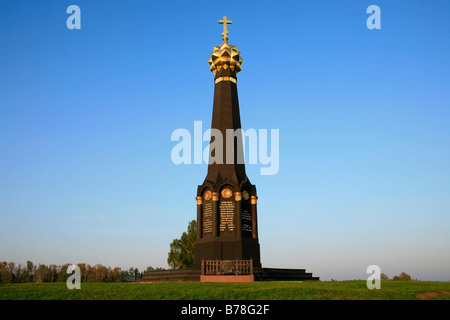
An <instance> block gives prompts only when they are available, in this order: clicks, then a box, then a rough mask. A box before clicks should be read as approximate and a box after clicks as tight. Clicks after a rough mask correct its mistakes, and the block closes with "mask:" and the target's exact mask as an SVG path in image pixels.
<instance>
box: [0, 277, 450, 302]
mask: <svg viewBox="0 0 450 320" xmlns="http://www.w3.org/2000/svg"><path fill="white" fill-rule="evenodd" d="M11 299H12V300H22V299H26V300H127V299H131V300H158V299H162V300H191V299H192V300H209V299H212V300H361V299H362V300H412V299H414V300H416V299H419V300H421V299H439V300H441V299H444V300H450V282H425V281H406V282H401V281H384V282H382V283H381V289H380V290H376V289H373V290H369V289H367V287H366V282H365V281H336V282H303V283H299V282H254V283H199V282H185V283H183V282H166V283H82V284H81V289H80V290H76V289H74V290H69V289H67V287H66V284H65V283H39V284H37V283H30V284H1V285H0V300H11Z"/></svg>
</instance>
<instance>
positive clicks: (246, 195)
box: [242, 190, 250, 200]
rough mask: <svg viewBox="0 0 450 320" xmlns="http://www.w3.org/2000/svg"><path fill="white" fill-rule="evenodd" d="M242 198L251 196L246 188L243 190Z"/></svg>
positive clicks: (245, 198) (246, 198)
mask: <svg viewBox="0 0 450 320" xmlns="http://www.w3.org/2000/svg"><path fill="white" fill-rule="evenodd" d="M242 198H244V200H248V199H249V198H250V195H249V194H248V191H247V190H244V192H242Z"/></svg>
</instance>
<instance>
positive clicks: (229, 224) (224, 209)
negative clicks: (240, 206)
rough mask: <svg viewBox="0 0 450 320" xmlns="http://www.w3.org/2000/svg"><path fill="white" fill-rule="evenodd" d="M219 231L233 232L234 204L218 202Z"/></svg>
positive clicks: (231, 202)
mask: <svg viewBox="0 0 450 320" xmlns="http://www.w3.org/2000/svg"><path fill="white" fill-rule="evenodd" d="M219 209H220V231H234V202H233V201H225V200H224V201H221V202H220V208H219Z"/></svg>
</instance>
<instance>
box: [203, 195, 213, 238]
mask: <svg viewBox="0 0 450 320" xmlns="http://www.w3.org/2000/svg"><path fill="white" fill-rule="evenodd" d="M212 226H213V224H212V203H211V202H205V205H204V206H203V233H209V232H212Z"/></svg>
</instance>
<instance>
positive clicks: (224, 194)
mask: <svg viewBox="0 0 450 320" xmlns="http://www.w3.org/2000/svg"><path fill="white" fill-rule="evenodd" d="M232 195H233V191H231V190H230V189H228V188H226V189H223V190H222V197H223V198H225V199H228V198H231V196H232Z"/></svg>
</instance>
